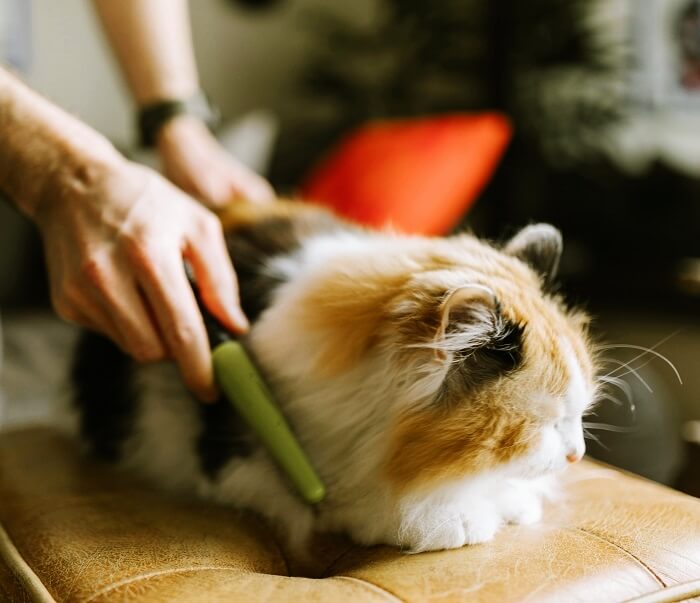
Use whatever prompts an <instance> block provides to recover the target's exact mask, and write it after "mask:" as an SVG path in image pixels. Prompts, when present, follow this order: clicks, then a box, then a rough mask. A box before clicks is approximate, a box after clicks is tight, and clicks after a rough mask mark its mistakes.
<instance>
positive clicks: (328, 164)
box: [301, 113, 511, 235]
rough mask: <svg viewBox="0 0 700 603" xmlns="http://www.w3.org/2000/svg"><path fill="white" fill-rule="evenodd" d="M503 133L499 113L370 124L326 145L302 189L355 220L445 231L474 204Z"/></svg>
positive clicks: (506, 129)
mask: <svg viewBox="0 0 700 603" xmlns="http://www.w3.org/2000/svg"><path fill="white" fill-rule="evenodd" d="M510 135H511V127H510V123H509V121H508V119H507V118H506V117H505V116H503V115H501V114H498V113H478V114H455V115H446V116H441V117H433V118H424V119H414V120H403V121H386V122H375V123H370V124H368V125H366V126H364V127H361V128H360V129H359V130H357V131H355V132H353V133H352V134H350V135H349V136H348V137H347V138H345V139H344V140H343V141H341V142H340V144H339V145H338V146H337V147H336V148H335V149H334V150H332V151H331V153H330V154H329V155H328V157H326V158H325V159H324V160H323V161H322V162H321V163H320V164H319V165H318V166H317V167H316V168H315V169H314V170H313V171H312V173H311V175H310V177H309V178H308V179H307V181H306V182H305V183H304V184H303V186H302V190H301V193H302V196H303V197H304V198H305V199H308V200H310V201H315V202H318V203H321V204H323V205H328V206H330V207H332V208H333V209H334V210H335V211H336V212H338V213H339V214H340V215H342V216H345V217H347V218H349V219H351V220H354V221H356V222H359V223H361V224H365V225H368V226H375V227H382V226H386V225H391V226H393V227H394V228H395V229H396V230H399V231H402V232H407V233H418V234H429V235H435V234H444V233H446V232H448V231H449V230H451V229H452V228H454V227H455V226H456V225H457V223H458V222H459V220H460V219H461V217H462V216H463V215H464V214H465V213H466V212H467V210H468V209H469V207H470V206H471V205H472V203H474V201H475V200H476V197H477V195H478V194H479V192H480V191H481V189H482V187H483V186H484V185H485V184H486V182H487V181H488V180H489V178H490V177H491V174H492V173H493V171H494V169H495V167H496V165H497V164H498V161H499V160H500V158H501V155H502V154H503V151H504V150H505V147H506V144H507V143H508V140H509V139H510Z"/></svg>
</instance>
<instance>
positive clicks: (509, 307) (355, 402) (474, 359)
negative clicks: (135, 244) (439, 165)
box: [73, 202, 595, 552]
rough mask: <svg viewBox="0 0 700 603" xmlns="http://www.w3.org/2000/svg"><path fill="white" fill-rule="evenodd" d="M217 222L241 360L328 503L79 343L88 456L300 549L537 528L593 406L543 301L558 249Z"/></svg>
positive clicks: (108, 351) (309, 214) (245, 214)
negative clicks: (214, 505) (295, 441)
mask: <svg viewBox="0 0 700 603" xmlns="http://www.w3.org/2000/svg"><path fill="white" fill-rule="evenodd" d="M222 221H223V224H224V228H225V230H226V233H227V242H228V246H229V250H230V252H231V255H232V257H233V259H234V263H235V265H236V269H237V273H238V276H239V280H240V283H241V291H242V304H243V308H244V310H245V311H246V313H247V314H248V316H249V317H250V318H251V321H252V328H251V331H250V333H249V335H248V336H247V338H246V340H245V343H246V345H247V347H248V348H249V350H250V351H251V353H252V355H253V357H254V358H255V359H256V361H257V363H258V364H259V366H260V368H261V370H262V371H263V373H264V375H265V377H266V380H267V382H268V384H269V386H270V387H271V389H272V391H273V393H274V395H275V398H276V400H277V402H278V403H279V404H280V406H281V407H282V409H283V412H284V414H285V415H286V417H287V418H288V420H289V422H290V424H291V425H292V427H293V429H294V431H295V433H296V435H297V437H298V438H299V440H300V442H301V444H302V447H303V448H304V449H305V450H306V452H307V453H308V455H309V457H310V459H311V460H312V462H313V464H314V465H315V467H316V469H317V471H318V472H319V474H320V476H321V478H322V479H323V481H324V482H325V484H326V487H327V498H326V500H324V501H323V502H322V503H321V504H319V505H317V507H316V508H311V507H310V506H307V505H306V504H304V503H303V502H302V501H301V500H300V499H298V498H297V496H296V495H295V493H294V492H293V490H292V488H291V487H290V485H289V483H288V482H287V481H286V479H285V477H284V476H282V475H281V474H280V472H279V471H278V470H277V468H276V466H275V465H274V464H273V463H272V462H271V460H270V458H269V457H268V455H267V454H266V453H265V451H264V450H262V449H261V448H260V446H259V445H258V444H257V442H256V440H255V438H254V437H253V435H252V434H251V433H250V432H249V431H248V429H247V428H246V426H245V425H243V424H242V423H241V420H240V418H239V417H238V416H237V414H236V412H235V411H234V410H233V408H232V406H231V405H230V404H228V403H226V402H225V401H223V400H222V401H219V402H218V403H216V404H214V405H202V404H199V403H198V402H196V401H195V400H193V399H192V398H191V396H190V395H188V393H187V392H186V391H185V389H184V388H183V386H182V384H181V381H180V379H179V377H178V375H177V373H176V371H175V369H174V368H173V367H171V366H169V365H156V366H142V367H136V366H134V365H133V364H131V363H130V362H129V361H128V360H127V359H126V358H124V357H123V356H122V355H121V353H120V352H119V351H118V350H117V349H116V348H114V347H113V346H112V344H111V343H109V342H107V341H106V340H104V339H100V338H99V337H98V336H96V335H89V334H88V335H86V336H85V338H84V339H83V342H82V343H81V345H80V349H79V352H78V355H77V358H76V363H75V367H74V371H73V374H74V380H75V386H76V391H77V395H76V402H77V408H78V410H79V414H80V419H81V431H82V436H83V438H84V439H85V440H86V441H87V442H88V443H90V444H91V445H92V448H93V450H94V451H95V452H96V453H98V454H99V455H101V456H103V457H105V458H108V459H111V460H114V461H117V462H119V463H120V464H122V465H123V466H126V467H129V468H131V469H133V470H135V471H138V472H139V473H141V474H143V475H146V476H147V477H148V478H150V479H152V480H153V481H154V482H156V483H158V484H160V485H161V486H165V487H168V488H175V489H182V490H185V491H190V492H197V493H198V494H199V495H201V496H203V497H206V498H208V499H211V500H214V501H217V502H220V503H223V504H228V505H233V506H236V507H244V508H249V509H253V510H255V511H257V512H258V513H260V514H262V515H263V516H264V517H266V518H267V519H269V520H270V521H272V522H273V523H274V524H276V525H278V526H281V527H282V528H283V529H284V530H285V533H286V534H287V536H288V537H289V538H290V540H291V542H292V543H294V544H296V545H299V546H302V545H303V543H304V542H305V541H306V539H307V538H308V537H309V535H310V534H311V533H312V532H313V531H334V532H344V533H346V534H348V535H349V536H350V537H351V538H352V539H354V540H355V541H356V542H358V543H362V544H368V545H369V544H375V543H387V544H391V545H397V546H400V547H402V548H403V549H405V550H410V551H416V552H417V551H427V550H436V549H449V548H454V547H461V546H463V545H465V544H472V543H477V542H484V541H488V540H489V539H491V538H492V537H493V536H494V534H495V533H496V532H497V530H498V529H499V528H500V527H501V526H502V525H504V524H506V523H531V522H536V521H537V520H538V519H539V518H540V515H541V507H542V496H543V478H544V477H546V476H549V475H551V474H553V473H554V472H557V471H558V470H560V469H562V468H564V467H565V466H566V465H567V463H568V462H574V461H576V460H578V459H579V458H580V457H581V456H582V455H583V451H584V441H583V434H582V426H581V417H582V414H583V413H584V412H585V411H586V409H587V408H588V407H589V406H590V405H591V403H592V402H593V400H594V398H595V379H594V374H595V366H594V361H593V357H592V352H591V346H590V344H589V342H588V338H587V334H586V324H587V320H586V318H585V317H584V316H583V315H582V314H579V313H576V312H571V311H570V310H568V309H566V307H565V306H564V305H563V303H562V301H561V300H560V299H559V298H558V297H556V296H553V295H550V294H548V293H547V292H546V288H547V285H548V283H549V281H550V279H551V278H552V277H553V275H554V272H555V270H556V265H557V262H558V259H559V255H560V252H561V237H560V235H559V233H558V231H556V230H555V229H554V228H553V227H551V226H548V225H533V226H529V227H526V228H525V229H523V230H522V231H520V233H518V234H517V235H516V236H515V237H514V238H513V239H512V240H510V241H509V242H508V243H507V244H506V245H505V246H504V247H503V248H501V249H497V248H495V247H493V246H491V245H489V244H486V243H484V242H481V241H479V240H477V239H476V238H474V237H473V236H470V235H466V234H463V235H457V236H453V237H449V238H424V237H419V236H405V235H400V234H395V233H386V232H372V231H366V230H363V229H361V228H358V227H355V226H351V225H348V224H345V223H343V222H342V221H340V220H338V219H336V218H335V217H333V216H331V215H330V214H328V213H326V212H325V211H323V210H320V209H317V208H313V207H310V206H305V205H301V204H295V203H282V202H281V203H278V204H275V205H271V206H268V207H255V206H249V205H237V206H235V207H232V208H230V209H229V210H228V211H227V212H226V213H225V214H224V215H223V216H222Z"/></svg>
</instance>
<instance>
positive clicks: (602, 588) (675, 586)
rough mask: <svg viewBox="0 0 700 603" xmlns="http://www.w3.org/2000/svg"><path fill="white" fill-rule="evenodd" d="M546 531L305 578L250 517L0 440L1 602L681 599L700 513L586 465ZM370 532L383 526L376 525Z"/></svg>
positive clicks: (344, 552)
mask: <svg viewBox="0 0 700 603" xmlns="http://www.w3.org/2000/svg"><path fill="white" fill-rule="evenodd" d="M568 481H569V483H568V484H567V486H566V488H565V498H566V500H562V501H560V502H559V503H556V504H553V505H550V506H549V507H548V508H547V510H546V513H545V520H544V522H543V523H542V524H541V525H539V526H531V527H509V528H506V529H504V530H503V531H502V532H501V533H500V535H499V536H498V537H497V538H496V540H495V541H494V542H492V543H489V544H485V545H479V546H472V547H465V548H463V549H460V550H455V551H444V552H438V553H426V554H420V555H406V554H402V553H400V552H399V551H396V550H393V549H391V548H387V547H375V548H371V549H364V548H360V547H356V546H352V545H350V544H349V543H347V542H344V541H342V540H330V539H329V540H327V541H323V542H321V543H319V545H318V547H317V548H316V550H315V551H314V555H313V559H312V560H311V561H310V562H308V563H307V568H306V570H304V571H305V572H306V575H310V574H313V575H316V576H318V578H308V577H293V575H294V574H295V573H298V572H299V568H298V567H297V566H295V565H292V564H289V563H288V562H287V560H286V559H285V556H284V555H283V552H282V550H281V549H280V547H279V546H278V545H277V544H276V542H275V540H274V539H273V538H272V536H271V534H270V533H269V531H268V530H267V529H266V528H265V526H263V525H262V524H261V523H260V522H258V521H256V520H255V519H253V518H252V517H251V516H249V515H245V514H240V513H237V512H236V511H232V510H229V509H223V508H216V507H212V506H210V505H204V504H202V503H198V502H194V501H182V500H180V501H178V500H174V499H172V498H169V497H167V496H164V495H162V494H159V493H155V492H153V491H151V490H149V489H148V488H145V487H143V486H142V485H139V484H138V483H137V482H136V481H135V480H133V479H132V478H130V477H128V476H123V475H119V474H118V473H117V472H116V471H114V470H113V469H111V468H109V467H106V466H104V465H101V464H99V463H96V462H94V461H90V460H86V459H84V458H81V456H80V454H79V453H78V452H77V450H76V447H75V446H74V445H73V444H72V443H71V442H70V440H68V439H66V438H65V437H63V436H61V435H59V434H57V433H55V432H52V431H50V430H47V429H39V428H37V429H32V430H25V431H18V432H12V433H6V434H0V523H1V524H2V528H3V529H2V530H0V552H1V554H0V600H2V601H27V600H29V601H34V600H36V601H44V600H45V601H52V600H56V601H81V602H83V601H91V602H105V601H147V602H149V603H150V602H160V601H163V602H166V601H167V602H173V601H182V602H198V601H202V602H204V601H207V602H209V601H324V602H325V601H332V602H335V601H384V602H386V601H394V602H396V601H435V602H441V603H442V602H448V601H497V602H501V601H552V602H557V603H558V602H562V601H593V602H603V601H629V600H632V599H635V598H637V597H642V599H640V600H642V601H680V600H689V599H690V598H692V597H693V596H699V595H700V501H698V500H696V499H694V498H691V497H688V496H685V495H683V494H680V493H677V492H674V491H672V490H669V489H667V488H664V487H662V486H658V485H656V484H653V483H650V482H647V481H645V480H642V479H639V478H636V477H632V476H629V475H625V474H623V473H620V472H618V471H615V470H611V469H608V468H604V467H601V466H599V465H595V464H593V463H591V462H584V463H581V464H580V465H579V466H577V467H575V468H574V469H573V470H572V471H571V472H570V474H569V480H568ZM367 521H372V518H371V517H368V518H367Z"/></svg>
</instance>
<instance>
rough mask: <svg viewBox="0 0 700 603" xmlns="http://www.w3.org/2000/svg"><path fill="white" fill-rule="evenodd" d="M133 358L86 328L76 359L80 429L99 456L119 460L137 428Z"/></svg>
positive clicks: (75, 382) (75, 370)
mask: <svg viewBox="0 0 700 603" xmlns="http://www.w3.org/2000/svg"><path fill="white" fill-rule="evenodd" d="M132 370H133V365H132V362H131V360H130V359H129V358H128V357H127V356H125V355H124V353H123V352H122V351H121V350H120V349H119V348H118V347H117V346H116V345H114V344H113V343H112V342H111V341H110V340H109V339H105V338H104V337H102V336H101V335H97V334H96V333H93V332H91V331H85V332H84V333H83V335H82V336H81V338H80V339H79V341H78V346H77V349H76V353H75V359H74V362H73V370H72V374H71V377H72V380H73V384H74V386H75V398H74V402H75V405H76V407H77V408H78V410H79V413H80V431H81V434H82V436H83V438H84V439H85V440H86V441H87V442H88V443H89V444H90V446H91V448H92V450H93V451H94V452H95V454H97V455H98V456H100V457H102V458H104V459H105V460H108V461H116V460H118V459H119V457H120V456H121V452H122V446H123V444H124V441H125V440H126V439H127V438H128V437H129V434H130V433H131V431H132V428H133V422H134V417H135V415H136V405H137V404H138V400H137V396H136V395H135V392H134V388H133V383H132Z"/></svg>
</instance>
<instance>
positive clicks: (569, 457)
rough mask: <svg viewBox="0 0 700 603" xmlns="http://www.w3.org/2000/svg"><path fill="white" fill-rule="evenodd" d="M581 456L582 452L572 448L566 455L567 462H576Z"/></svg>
mask: <svg viewBox="0 0 700 603" xmlns="http://www.w3.org/2000/svg"><path fill="white" fill-rule="evenodd" d="M582 456H583V454H581V453H580V452H579V451H578V450H572V451H571V452H569V454H567V455H566V460H567V461H568V462H569V463H577V462H578V461H580V460H581V457H582Z"/></svg>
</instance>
